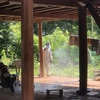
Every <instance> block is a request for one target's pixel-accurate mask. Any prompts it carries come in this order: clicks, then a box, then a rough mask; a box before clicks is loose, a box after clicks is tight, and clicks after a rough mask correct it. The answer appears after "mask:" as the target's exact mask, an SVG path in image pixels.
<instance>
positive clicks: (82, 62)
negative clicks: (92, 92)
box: [78, 3, 87, 95]
mask: <svg viewBox="0 0 100 100" xmlns="http://www.w3.org/2000/svg"><path fill="white" fill-rule="evenodd" d="M79 71H80V79H79V80H80V87H79V92H78V94H79V95H85V94H86V93H87V28H86V5H85V4H83V3H82V4H79Z"/></svg>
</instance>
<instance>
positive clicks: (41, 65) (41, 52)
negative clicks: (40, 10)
mask: <svg viewBox="0 0 100 100" xmlns="http://www.w3.org/2000/svg"><path fill="white" fill-rule="evenodd" d="M38 36H39V54H40V56H39V57H40V76H41V77H44V67H43V49H42V23H41V22H39V23H38Z"/></svg>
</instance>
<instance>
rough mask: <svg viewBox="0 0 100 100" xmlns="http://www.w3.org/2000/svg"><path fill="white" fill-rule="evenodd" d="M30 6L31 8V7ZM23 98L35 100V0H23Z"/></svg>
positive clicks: (23, 99) (24, 99)
mask: <svg viewBox="0 0 100 100" xmlns="http://www.w3.org/2000/svg"><path fill="white" fill-rule="evenodd" d="M29 8H30V9H29ZM21 22H22V23H21V25H22V59H21V60H22V62H21V63H22V100H34V95H33V94H34V91H33V88H34V86H33V85H34V82H33V76H34V74H33V67H34V62H33V56H34V55H33V51H34V49H33V0H22V16H21Z"/></svg>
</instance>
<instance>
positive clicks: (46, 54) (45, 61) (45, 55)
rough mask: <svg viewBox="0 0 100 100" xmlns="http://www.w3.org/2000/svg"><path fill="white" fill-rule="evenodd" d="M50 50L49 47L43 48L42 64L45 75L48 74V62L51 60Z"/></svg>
mask: <svg viewBox="0 0 100 100" xmlns="http://www.w3.org/2000/svg"><path fill="white" fill-rule="evenodd" d="M52 59H53V57H52V51H51V49H50V48H48V47H45V48H43V66H44V68H45V71H46V76H49V68H50V63H51V61H52Z"/></svg>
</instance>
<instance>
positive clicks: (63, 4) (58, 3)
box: [9, 0, 77, 6]
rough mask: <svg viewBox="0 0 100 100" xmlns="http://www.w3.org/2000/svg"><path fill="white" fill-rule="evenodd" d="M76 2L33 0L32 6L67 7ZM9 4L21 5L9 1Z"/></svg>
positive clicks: (18, 1) (14, 1)
mask: <svg viewBox="0 0 100 100" xmlns="http://www.w3.org/2000/svg"><path fill="white" fill-rule="evenodd" d="M76 1H77V0H57V1H56V0H33V2H34V4H45V5H58V6H68V5H72V4H73V3H74V4H75V2H76ZM9 2H10V3H16V4H18V3H21V0H9Z"/></svg>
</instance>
